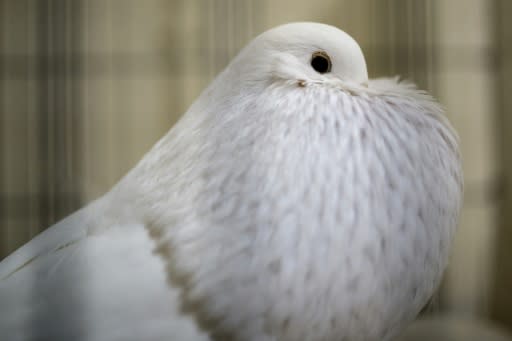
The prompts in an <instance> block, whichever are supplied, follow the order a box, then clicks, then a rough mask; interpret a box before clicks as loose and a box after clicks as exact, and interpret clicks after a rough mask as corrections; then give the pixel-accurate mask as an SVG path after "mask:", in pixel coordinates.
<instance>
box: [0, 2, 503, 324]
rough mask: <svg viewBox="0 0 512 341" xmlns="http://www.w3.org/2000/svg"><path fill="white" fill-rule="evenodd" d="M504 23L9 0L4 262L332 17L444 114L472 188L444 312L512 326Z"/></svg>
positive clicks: (426, 6)
mask: <svg viewBox="0 0 512 341" xmlns="http://www.w3.org/2000/svg"><path fill="white" fill-rule="evenodd" d="M506 13H512V7H511V5H509V2H507V1H506V0H446V1H444V0H425V1H417V0H411V1H408V0H359V1H351V0H345V1H340V0H316V1H306V0H277V1H272V0H214V1H213V0H211V1H209V0H188V1H186V0H174V1H170V0H169V1H166V0H146V1H141V0H0V119H1V121H0V124H1V125H0V138H1V144H0V163H1V164H0V166H1V167H0V259H2V258H3V257H5V256H6V255H8V254H9V253H10V252H12V251H13V250H14V249H16V248H17V247H19V246H20V245H22V244H23V243H25V242H26V241H28V240H29V239H30V238H32V237H33V236H34V235H35V234H37V233H38V232H40V231H42V230H43V229H44V228H46V227H48V226H50V225H51V224H53V223H55V222H56V221H58V220H59V219H61V218H62V217H64V216H66V215H67V214H69V213H70V212H72V211H74V210H75V209H77V208H78V207H80V206H82V205H83V204H84V203H86V202H88V201H90V200H92V199H94V198H95V197H98V196H99V195H101V194H102V193H104V192H105V191H106V190H108V188H110V187H111V186H112V185H113V184H114V183H115V182H116V181H117V180H118V179H119V178H120V177H121V176H122V175H123V174H124V173H125V172H126V171H127V170H128V169H130V167H131V166H133V165H134V164H135V162H137V160H138V159H139V158H140V157H141V156H142V155H143V154H144V152H145V151H146V150H147V149H148V148H150V147H151V145H152V144H153V143H154V142H155V141H156V140H157V139H158V138H159V137H160V136H162V135H163V134H164V133H165V132H166V131H168V130H169V128H170V127H171V126H172V124H173V123H174V122H175V121H176V120H177V119H178V118H179V116H180V115H181V114H182V113H183V112H184V111H185V110H186V108H187V107H188V106H189V105H190V103H191V102H192V101H193V99H194V98H195V97H196V96H197V95H198V93H199V92H200V91H201V89H203V88H204V87H205V86H206V85H207V84H208V82H209V81H211V79H212V78H213V77H214V76H215V75H216V74H217V73H218V72H219V71H220V70H222V69H223V68H224V67H225V65H226V64H227V63H228V61H229V60H230V59H231V58H232V57H233V56H234V55H235V54H236V52H237V51H238V50H239V49H240V48H241V47H242V46H244V45H245V44H246V43H247V42H248V41H249V40H250V39H251V38H252V37H254V36H255V35H256V34H258V33H260V32H262V31H263V30H265V29H268V28H270V27H273V26H275V25H278V24H282V23H285V22H289V21H298V20H311V21H321V22H325V23H329V24H333V25H336V26H338V27H340V28H342V29H344V30H345V31H347V32H348V33H350V34H351V35H352V36H353V37H354V38H355V39H356V40H358V41H359V42H360V44H361V46H362V48H363V51H364V53H365V55H366V58H367V63H368V68H369V72H370V75H371V76H372V77H378V76H392V75H397V74H399V75H401V76H402V77H403V78H409V79H412V80H413V81H414V82H416V83H417V84H419V86H420V87H421V88H425V89H428V90H429V91H431V92H432V93H433V94H434V95H435V96H436V97H438V98H439V99H440V101H441V102H442V103H443V104H444V105H445V106H446V108H447V111H448V115H449V117H450V119H451V120H452V122H453V123H454V125H455V126H456V128H457V130H458V131H459V132H460V136H461V141H462V151H463V158H464V168H465V174H466V193H465V206H464V211H463V214H462V219H461V227H460V230H459V233H458V236H457V240H456V246H455V251H454V254H453V257H452V259H453V260H452V265H451V267H450V271H449V272H448V274H447V276H446V281H445V283H444V284H443V289H442V293H441V303H440V306H441V308H440V309H442V310H448V311H455V312H460V313H462V314H470V315H479V316H480V315H482V316H488V317H491V318H495V319H498V320H499V321H502V322H503V323H508V324H509V325H510V326H511V327H512V290H510V289H509V288H512V260H511V259H512V232H511V230H512V226H511V225H512V222H511V221H512V215H511V213H509V212H512V210H510V208H512V200H511V199H510V194H509V193H510V190H511V189H512V188H511V185H510V183H511V182H510V180H509V179H510V176H512V162H511V158H510V157H509V156H508V155H509V153H508V152H507V147H509V146H512V140H511V139H510V136H512V135H511V134H509V133H508V132H509V131H510V129H512V120H511V119H510V117H509V116H510V115H508V114H509V113H510V110H512V109H511V108H512V102H511V100H510V95H509V94H510V91H507V90H512V88H511V82H510V79H512V77H511V76H512V63H511V60H512V58H511V57H512V54H511V51H512V50H511V49H510V46H512V45H510V42H512V25H510V24H508V23H507V21H508V19H507V18H508V17H507V14H506ZM509 45H510V46H509ZM507 75H508V76H507ZM507 127H508V130H507Z"/></svg>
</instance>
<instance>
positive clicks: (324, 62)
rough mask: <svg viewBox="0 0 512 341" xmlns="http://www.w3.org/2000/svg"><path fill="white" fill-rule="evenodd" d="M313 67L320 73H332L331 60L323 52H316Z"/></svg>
mask: <svg viewBox="0 0 512 341" xmlns="http://www.w3.org/2000/svg"><path fill="white" fill-rule="evenodd" d="M311 66H312V67H313V69H315V71H316V72H318V73H327V72H331V66H332V65H331V58H329V56H328V55H327V53H325V52H323V51H319V52H315V53H313V56H311Z"/></svg>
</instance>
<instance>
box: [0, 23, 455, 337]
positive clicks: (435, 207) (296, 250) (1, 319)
mask: <svg viewBox="0 0 512 341" xmlns="http://www.w3.org/2000/svg"><path fill="white" fill-rule="evenodd" d="M461 193H462V174H461V165H460V160H459V153H458V140H457V137H456V134H455V133H454V131H453V130H452V128H451V127H450V125H449V123H448V122H447V120H446V118H445V117H444V115H443V112H442V109H441V108H440V106H439V105H438V104H437V103H436V102H435V101H434V100H433V99H432V98H431V97H430V96H429V95H427V94H426V93H425V92H423V91H419V90H417V89H416V88H415V87H414V86H413V85H410V84H407V83H402V82H399V81H398V80H397V79H381V80H370V81H369V80H368V76H367V71H366V64H365V60H364V57H363V54H362V52H361V49H360V48H359V46H358V44H357V43H356V42H355V41H354V40H353V39H352V38H351V37H350V36H349V35H347V34H346V33H344V32H343V31H340V30H339V29H337V28H334V27H332V26H328V25H323V24H317V23H292V24H287V25H283V26H279V27H277V28H274V29H272V30H269V31H267V32H265V33H263V34H261V35H260V36H258V37H257V38H255V39H254V40H253V41H252V42H251V43H249V45H247V47H245V48H244V49H243V50H242V51H241V52H240V53H239V54H238V56H237V57H236V58H234V60H233V61H232V62H231V63H230V64H229V65H228V66H227V68H226V69H225V70H224V71H223V72H222V73H221V74H220V75H219V76H218V77H217V78H216V79H215V80H214V81H213V82H212V84H211V85H210V86H209V87H208V88H207V89H206V90H205V91H204V92H203V93H202V94H201V95H200V96H199V98H198V99H197V100H196V101H195V102H194V103H193V104H192V106H191V107H190V109H189V110H188V111H187V112H186V113H185V115H184V116H183V118H182V119H181V120H180V121H179V122H178V123H177V124H176V125H175V126H174V128H172V129H171V130H170V132H169V133H168V134H167V135H166V136H164V137H163V138H162V139H161V140H160V141H159V142H158V143H157V144H156V145H155V146H154V147H153V148H152V149H151V151H150V152H149V153H148V154H147V155H146V156H144V158H143V159H142V160H141V161H140V162H139V163H138V164H137V166H136V167H135V168H134V169H132V170H131V171H130V172H129V173H128V174H127V175H126V176H125V177H124V178H123V179H122V180H121V181H120V182H119V183H118V184H117V185H116V186H115V187H114V188H113V189H112V190H111V191H109V192H108V193H107V194H105V195H104V196H103V197H101V198H100V199H98V200H96V201H95V202H93V203H91V204H90V205H88V206H87V207H85V208H83V209H81V210H80V211H78V212H76V213H74V214H73V215H71V216H70V217H68V218H66V219H64V220H62V221H61V222H59V223H58V224H57V225H55V226H52V227H50V228H49V229H48V230H46V231H45V232H43V233H41V234H40V235H39V236H37V237H36V238H34V239H33V240H32V241H30V242H29V243H27V244H26V245H25V246H23V247H21V248H20V249H19V250H17V251H16V252H14V253H13V254H12V255H11V256H9V257H7V258H6V259H5V260H4V261H3V262H2V263H1V264H0V335H1V336H0V338H1V339H2V340H9V341H16V340H88V341H89V340H94V341H99V340H101V341H105V340H107V341H109V340H122V341H126V340H145V341H151V340H155V341H156V340H158V341H160V340H171V341H175V340H179V341H183V340H185V341H186V340H191V341H201V340H216V341H226V340H241V341H297V340H306V341H320V340H347V341H359V340H364V341H383V340H384V341H386V340H390V339H392V338H393V337H394V336H396V335H397V334H398V333H399V332H400V331H401V330H402V329H403V328H404V327H405V326H406V325H407V324H408V323H409V322H410V321H411V320H413V319H414V318H415V316H416V315H417V314H418V312H419V311H420V309H421V308H422V307H423V306H424V305H425V303H426V302H427V300H428V299H429V298H430V296H431V295H432V294H433V292H434V290H435V289H436V287H437V285H438V284H439V282H440V279H441V276H442V273H443V270H444V269H445V266H446V264H447V261H448V254H449V251H450V244H451V241H452V237H453V235H454V232H455V228H456V225H457V220H458V215H459V210H460V206H461Z"/></svg>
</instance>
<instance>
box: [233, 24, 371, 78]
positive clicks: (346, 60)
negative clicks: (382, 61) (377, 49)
mask: <svg viewBox="0 0 512 341" xmlns="http://www.w3.org/2000/svg"><path fill="white" fill-rule="evenodd" d="M248 64H249V65H248ZM233 65H234V66H235V67H234V69H236V70H237V71H238V72H240V71H242V70H243V72H241V74H243V75H244V76H245V77H246V80H249V81H251V80H269V79H270V80H277V81H279V80H281V81H283V80H284V81H290V82H297V84H300V85H302V86H304V85H306V84H309V83H315V84H331V85H340V84H342V83H356V84H366V83H367V81H368V73H367V70H366V63H365V59H364V56H363V53H362V51H361V48H360V47H359V45H358V44H357V42H356V41H355V40H354V39H352V37H350V36H349V35H348V34H347V33H345V32H343V31H342V30H340V29H338V28H336V27H333V26H329V25H325V24H319V23H309V22H304V23H291V24H286V25H282V26H278V27H276V28H274V29H271V30H268V31H266V32H264V33H262V34H261V35H260V36H258V37H257V38H256V39H255V40H253V42H252V43H251V44H249V45H248V46H247V47H246V48H245V49H244V50H243V51H242V52H241V53H240V55H239V56H238V58H236V59H235V61H234V62H233Z"/></svg>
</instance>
